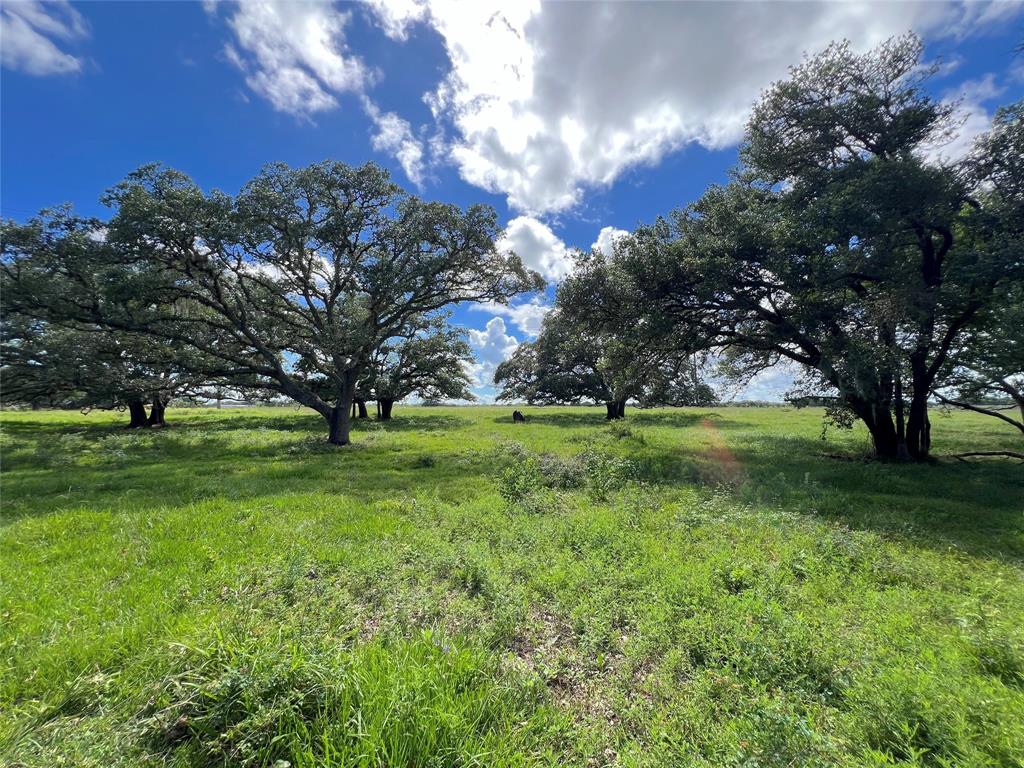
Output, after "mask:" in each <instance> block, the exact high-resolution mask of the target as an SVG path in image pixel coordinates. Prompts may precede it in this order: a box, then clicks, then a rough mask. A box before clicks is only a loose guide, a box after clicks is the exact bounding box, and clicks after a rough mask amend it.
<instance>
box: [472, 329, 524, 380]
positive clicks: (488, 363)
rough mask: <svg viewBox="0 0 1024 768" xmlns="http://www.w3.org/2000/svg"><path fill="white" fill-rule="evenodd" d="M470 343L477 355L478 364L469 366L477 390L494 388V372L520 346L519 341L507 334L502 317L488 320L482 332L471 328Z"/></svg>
mask: <svg viewBox="0 0 1024 768" xmlns="http://www.w3.org/2000/svg"><path fill="white" fill-rule="evenodd" d="M469 343H470V346H471V347H472V348H473V352H474V353H475V355H476V362H475V363H472V364H470V366H469V374H470V376H471V377H472V379H473V383H474V386H475V387H477V388H488V387H492V386H493V385H494V370H495V369H496V368H497V367H498V365H499V364H500V363H502V362H503V361H505V360H507V359H508V358H509V357H510V356H511V354H512V353H513V352H515V351H516V347H518V346H519V340H518V339H516V337H515V336H512V335H510V334H508V333H507V332H506V328H505V321H504V320H503V319H501V318H500V317H492V318H491V319H490V320H488V321H487V325H486V326H485V327H484V329H483V330H482V331H478V330H475V329H472V328H470V329H469Z"/></svg>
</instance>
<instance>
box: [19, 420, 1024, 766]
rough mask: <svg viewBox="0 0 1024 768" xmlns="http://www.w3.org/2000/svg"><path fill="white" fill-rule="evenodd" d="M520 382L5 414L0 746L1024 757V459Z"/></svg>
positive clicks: (850, 758)
mask: <svg viewBox="0 0 1024 768" xmlns="http://www.w3.org/2000/svg"><path fill="white" fill-rule="evenodd" d="M511 410H512V409H511V408H507V407H506V408H493V407H479V408H412V407H399V408H397V409H396V419H395V421H393V422H392V423H389V424H386V425H380V424H378V423H375V422H360V423H358V424H357V426H356V429H355V432H354V439H355V441H356V444H355V445H354V446H351V447H349V448H344V449H337V448H331V447H329V446H328V445H326V443H325V427H324V424H323V423H322V421H321V420H320V419H319V417H316V416H312V415H309V414H308V413H306V412H302V411H296V410H294V409H290V408H287V409H286V408H276V409H270V408H268V409H249V410H232V411H228V410H224V411H217V410H172V411H169V412H168V416H169V420H170V421H171V422H172V426H171V427H170V428H168V429H166V430H163V431H150V432H146V431H135V432H128V431H126V430H124V429H122V428H121V422H122V421H123V416H122V415H120V414H102V413H92V414H90V415H88V416H81V415H79V414H69V413H43V412H35V413H31V412H21V413H4V414H2V417H0V418H2V421H0V424H2V459H3V475H2V477H3V484H2V494H3V524H2V529H0V577H2V584H0V622H2V626H0V659H2V664H3V668H2V672H0V764H3V765H11V766H63V765H66V766H129V765H131V766H134V765H169V766H236V765H237V766H267V767H268V768H271V767H274V768H285V767H286V766H292V768H297V767H299V766H314V765H315V766H320V765H330V766H342V765H344V766H395V767H397V766H472V765H479V766H533V765H578V766H599V765H621V766H721V765H735V766H747V767H753V766H817V765H823V766H824V765H842V766H882V765H927V766H979V767H980V766H1021V765H1024V580H1022V576H1024V469H1022V468H1021V466H1020V465H1019V464H1017V463H1014V462H1011V461H1007V460H980V461H978V462H976V463H973V464H970V465H967V464H963V463H959V462H954V461H951V460H940V461H938V462H937V463H935V464H933V465H928V466H906V465H891V464H890V465H883V464H877V463H872V462H867V461H864V460H863V459H862V458H861V457H862V456H863V455H864V453H865V452H866V450H867V438H866V434H865V433H864V432H863V431H862V430H860V429H857V430H854V431H853V432H835V431H829V432H828V433H827V435H826V439H825V440H824V441H823V440H822V438H821V412H820V411H816V410H801V411H797V410H792V409H788V408H764V409H754V408H726V407H721V408H714V409H679V410H654V411H637V410H634V409H629V413H628V417H627V419H626V421H625V422H624V423H620V424H613V425H607V424H606V423H605V422H604V420H603V418H602V411H603V409H596V408H545V409H536V408H535V409H527V412H528V414H529V415H530V416H531V418H530V421H529V423H527V424H526V425H514V424H512V423H511V418H510V414H511ZM933 419H934V422H935V425H934V430H933V432H934V437H935V450H936V452H937V453H939V454H942V453H949V452H953V451H956V450H966V449H970V448H997V447H1005V448H1012V447H1013V446H1014V443H1015V442H1018V441H1019V437H1018V436H1017V435H1016V434H1015V433H1014V431H1013V430H1012V429H1011V428H1009V427H1006V426H1005V425H1002V424H999V423H998V422H996V421H994V420H992V419H988V418H985V417H983V416H976V415H973V414H957V415H954V416H951V417H949V416H943V415H941V414H935V415H934V417H933Z"/></svg>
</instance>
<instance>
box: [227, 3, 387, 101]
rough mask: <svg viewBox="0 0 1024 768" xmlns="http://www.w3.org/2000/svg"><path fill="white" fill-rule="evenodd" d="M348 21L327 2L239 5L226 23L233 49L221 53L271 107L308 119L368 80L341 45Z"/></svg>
mask: <svg viewBox="0 0 1024 768" xmlns="http://www.w3.org/2000/svg"><path fill="white" fill-rule="evenodd" d="M212 11H213V12H216V11H217V7H216V6H213V7H212ZM349 18H350V15H349V14H348V13H343V12H340V11H338V10H337V8H335V7H334V6H333V5H332V4H330V3H318V2H310V3H290V2H243V3H238V4H237V5H236V6H235V7H234V15H233V16H231V18H230V19H229V20H228V24H229V25H230V26H231V29H232V31H233V32H234V34H235V39H236V43H237V45H234V46H232V45H228V46H226V47H225V54H226V56H227V57H228V59H229V60H230V61H231V62H232V63H233V64H235V65H236V66H238V67H239V69H241V70H242V71H243V72H244V73H245V75H246V78H245V81H246V83H247V84H248V86H249V87H250V88H251V89H252V90H253V91H255V92H256V93H258V94H259V95H261V96H263V97H264V98H266V99H267V100H268V101H269V102H270V103H271V104H272V105H273V106H274V109H277V110H279V111H281V112H288V113H290V114H293V115H297V116H299V117H310V116H311V115H312V114H314V113H316V112H321V111H324V110H328V109H333V108H334V107H336V106H337V104H338V102H337V99H336V98H335V95H336V94H339V93H344V92H347V91H350V92H362V90H363V89H364V88H365V87H366V85H367V84H368V82H369V81H370V80H371V72H370V70H369V69H368V68H367V67H366V66H365V65H364V64H363V62H362V60H361V59H359V58H358V57H357V56H355V55H352V54H350V53H349V51H348V48H347V46H346V44H345V34H344V33H345V26H346V25H347V24H348V22H349Z"/></svg>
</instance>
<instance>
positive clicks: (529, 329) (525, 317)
mask: <svg viewBox="0 0 1024 768" xmlns="http://www.w3.org/2000/svg"><path fill="white" fill-rule="evenodd" d="M470 308H471V309H476V310H479V311H481V312H490V313H491V314H492V315H501V316H503V317H507V318H508V319H509V320H511V321H512V322H513V323H515V326H516V328H518V329H519V330H520V331H522V332H523V333H524V334H525V335H527V336H529V337H530V338H533V337H534V336H536V335H537V334H538V333H540V328H541V325H542V324H543V322H544V318H545V316H547V314H548V312H550V311H551V305H550V304H545V303H543V301H541V299H538V298H536V297H535V298H533V299H531V300H530V301H524V302H522V303H521V304H510V305H505V304H498V303H496V302H493V301H489V302H486V303H484V304H470Z"/></svg>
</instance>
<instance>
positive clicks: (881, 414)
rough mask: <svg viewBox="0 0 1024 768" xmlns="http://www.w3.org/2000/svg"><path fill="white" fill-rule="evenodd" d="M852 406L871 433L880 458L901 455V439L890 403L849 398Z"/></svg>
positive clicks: (848, 400)
mask: <svg viewBox="0 0 1024 768" xmlns="http://www.w3.org/2000/svg"><path fill="white" fill-rule="evenodd" d="M847 402H848V403H849V405H850V408H852V409H853V412H854V413H855V414H857V417H858V418H859V419H860V420H861V421H863V422H864V425H865V426H866V427H867V428H868V432H870V433H871V442H872V443H873V444H874V447H875V456H876V457H878V458H879V459H895V458H898V457H899V440H898V438H897V434H896V425H895V424H893V420H892V414H891V413H890V412H889V404H888V403H871V402H868V401H866V400H860V399H856V400H850V399H847Z"/></svg>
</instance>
